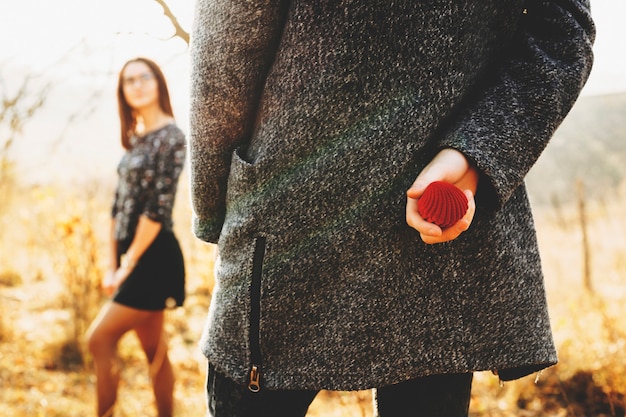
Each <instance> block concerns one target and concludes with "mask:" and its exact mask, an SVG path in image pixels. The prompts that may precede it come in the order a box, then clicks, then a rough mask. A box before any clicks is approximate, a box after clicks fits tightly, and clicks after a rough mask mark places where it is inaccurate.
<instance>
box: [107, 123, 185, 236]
mask: <svg viewBox="0 0 626 417" xmlns="http://www.w3.org/2000/svg"><path fill="white" fill-rule="evenodd" d="M130 143H131V146H132V147H131V148H130V149H129V150H128V151H126V153H125V154H124V155H123V156H122V159H121V161H120V163H119V165H118V167H117V173H118V176H119V180H118V184H117V188H116V191H115V198H114V202H113V207H112V217H113V219H114V220H115V232H114V237H115V239H117V240H125V239H129V238H132V237H133V236H134V234H135V229H136V228H137V224H138V223H139V217H140V216H141V215H145V216H146V217H148V218H149V219H151V220H153V221H156V222H159V223H161V225H162V228H163V230H172V227H173V220H172V210H173V208H174V200H175V198H176V190H177V187H178V178H179V177H180V173H181V172H182V170H183V167H184V163H185V156H186V150H185V135H184V133H183V132H182V131H181V130H180V129H179V128H178V127H177V126H176V125H175V124H168V125H166V126H164V127H162V128H160V129H157V130H155V131H152V132H149V133H147V134H146V135H144V136H133V137H132V138H131V140H130Z"/></svg>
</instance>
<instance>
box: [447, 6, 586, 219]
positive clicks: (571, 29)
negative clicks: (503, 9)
mask: <svg viewBox="0 0 626 417" xmlns="http://www.w3.org/2000/svg"><path fill="white" fill-rule="evenodd" d="M594 38H595V26H594V24H593V21H592V18H591V15H590V10H589V1H588V0H554V1H547V0H529V1H527V2H526V6H525V9H524V10H523V15H522V17H521V24H520V26H519V30H518V31H517V33H516V35H515V36H514V38H513V40H512V42H511V44H509V45H508V46H507V47H506V48H505V50H503V54H502V56H501V58H499V59H498V61H497V62H496V63H495V64H494V65H493V67H492V68H491V69H490V71H488V74H486V75H485V77H484V79H483V83H481V85H480V87H479V88H477V89H476V90H475V91H474V93H473V94H472V95H471V97H468V98H467V101H466V102H465V103H464V106H463V109H462V110H460V111H459V112H458V114H457V116H456V117H453V120H451V123H450V126H451V127H450V128H449V129H448V130H447V132H446V133H445V134H444V136H443V139H442V141H441V143H440V145H441V147H452V148H455V149H458V150H459V151H461V152H462V153H464V154H465V155H466V157H468V158H469V159H470V160H471V161H472V162H473V163H474V164H475V165H476V166H477V167H478V169H479V170H480V171H481V173H482V176H481V180H480V184H479V189H478V192H477V195H476V199H477V204H478V205H479V206H482V207H483V208H485V209H487V210H497V209H498V208H500V207H501V206H502V205H503V204H504V203H505V202H506V201H507V200H508V198H509V197H510V196H511V194H512V193H513V191H514V190H515V189H516V188H517V187H519V186H520V185H521V184H522V182H523V179H524V177H525V175H526V174H527V173H528V171H529V170H530V168H531V167H532V165H533V164H534V163H535V162H536V161H537V159H538V158H539V155H540V154H541V152H543V150H544V149H545V146H546V145H547V143H548V141H549V139H550V138H551V137H552V135H553V133H554V131H555V130H556V128H557V127H558V126H559V125H560V123H561V122H562V120H563V119H564V118H565V116H566V115H567V113H568V112H569V111H570V109H571V107H572V106H573V104H574V102H575V101H576V99H577V98H578V95H579V94H580V91H581V89H582V87H583V86H584V84H585V82H586V80H587V77H588V75H589V72H590V71H591V65H592V61H593V53H592V44H593V41H594Z"/></svg>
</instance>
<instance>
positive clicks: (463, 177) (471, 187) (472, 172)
mask: <svg viewBox="0 0 626 417" xmlns="http://www.w3.org/2000/svg"><path fill="white" fill-rule="evenodd" d="M478 177H479V174H478V171H477V170H476V168H474V167H473V166H472V165H471V164H470V163H469V162H468V161H467V159H466V158H465V156H464V155H463V154H462V153H461V152H459V151H457V150H456V149H451V148H447V149H443V150H442V151H441V152H439V153H438V154H437V156H435V158H433V160H432V161H431V162H430V163H429V164H428V165H427V166H426V167H425V168H424V169H423V170H422V172H420V174H419V175H418V176H417V178H416V179H415V182H414V183H413V185H412V186H411V188H409V189H408V190H407V202H406V222H407V224H408V225H409V226H411V227H412V228H414V229H415V230H417V231H418V232H419V233H420V236H421V238H422V240H423V241H424V242H425V243H428V244H433V243H442V242H448V241H450V240H454V239H456V238H457V237H459V236H460V235H461V233H463V232H464V231H466V230H467V229H468V228H469V227H470V224H471V223H472V219H473V218H474V212H475V210H476V203H475V202H474V194H475V193H476V189H477V187H478ZM433 181H445V182H449V183H451V184H454V185H456V186H457V187H459V188H460V189H461V190H463V191H464V193H465V195H466V196H467V200H468V210H467V212H466V213H465V216H463V218H462V219H461V220H459V221H458V222H456V223H455V224H453V225H452V226H450V227H448V228H446V229H444V230H442V229H441V228H440V227H439V226H437V225H436V224H433V223H429V222H427V221H426V220H424V218H422V216H420V214H419V212H418V211H417V200H418V199H419V198H420V197H421V195H422V194H423V193H424V190H425V189H426V187H427V186H428V185H429V184H430V183H431V182H433Z"/></svg>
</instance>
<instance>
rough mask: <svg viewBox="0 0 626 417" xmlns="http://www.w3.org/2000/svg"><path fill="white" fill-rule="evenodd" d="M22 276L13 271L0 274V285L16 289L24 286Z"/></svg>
mask: <svg viewBox="0 0 626 417" xmlns="http://www.w3.org/2000/svg"><path fill="white" fill-rule="evenodd" d="M22 282H23V281H22V276H21V275H20V274H19V273H17V272H16V271H13V270H11V269H9V270H6V271H2V272H0V285H4V286H6V287H16V286H18V285H22Z"/></svg>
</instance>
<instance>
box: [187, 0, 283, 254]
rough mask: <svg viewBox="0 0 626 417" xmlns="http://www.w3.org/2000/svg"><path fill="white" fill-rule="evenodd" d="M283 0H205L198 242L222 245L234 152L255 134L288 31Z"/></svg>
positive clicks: (199, 25) (197, 59) (196, 128)
mask: <svg viewBox="0 0 626 417" xmlns="http://www.w3.org/2000/svg"><path fill="white" fill-rule="evenodd" d="M282 3H283V2H282V1H281V0H247V1H244V0H198V1H197V2H196V6H195V15H194V23H193V28H192V36H191V44H190V53H191V85H190V87H191V88H190V90H191V93H190V95H191V97H190V120H189V121H190V126H189V129H190V132H189V133H190V134H189V155H190V180H191V200H192V207H193V211H194V213H193V217H194V219H193V228H194V233H195V234H196V236H197V237H198V238H200V239H202V240H205V241H207V242H212V243H215V242H217V240H218V238H219V235H220V231H221V229H222V224H223V222H224V216H225V212H226V183H227V179H228V175H229V172H230V161H231V155H232V152H233V150H234V149H235V148H236V147H237V146H239V145H241V144H242V143H245V142H246V141H247V140H248V139H249V136H250V134H251V131H252V129H253V126H254V120H255V115H256V110H257V105H258V102H259V98H260V95H261V92H262V89H263V85H264V80H265V77H266V75H267V71H268V69H269V67H270V65H271V63H272V61H273V59H274V55H275V52H276V48H277V44H278V42H279V39H280V35H281V33H282V24H283V21H284V15H285V11H284V8H285V7H284V5H283V4H282Z"/></svg>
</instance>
